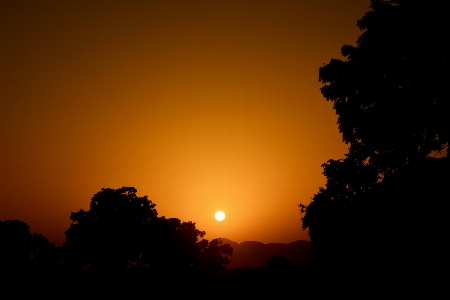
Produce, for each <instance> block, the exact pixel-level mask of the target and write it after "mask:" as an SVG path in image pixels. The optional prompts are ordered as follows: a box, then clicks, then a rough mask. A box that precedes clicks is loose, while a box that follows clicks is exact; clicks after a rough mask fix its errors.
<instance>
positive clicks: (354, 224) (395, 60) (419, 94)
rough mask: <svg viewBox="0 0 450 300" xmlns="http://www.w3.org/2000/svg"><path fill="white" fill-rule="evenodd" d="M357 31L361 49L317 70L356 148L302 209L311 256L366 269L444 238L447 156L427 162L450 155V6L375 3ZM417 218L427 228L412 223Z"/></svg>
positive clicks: (347, 49) (327, 168)
mask: <svg viewBox="0 0 450 300" xmlns="http://www.w3.org/2000/svg"><path fill="white" fill-rule="evenodd" d="M357 26H358V27H359V28H360V29H361V30H362V31H363V33H362V34H361V36H360V37H359V38H358V40H357V44H356V46H350V45H344V46H343V47H342V49H341V52H342V55H343V56H344V60H341V59H331V61H330V62H329V63H328V64H326V65H325V66H323V67H321V68H320V69H319V81H320V82H322V83H323V87H322V88H321V92H322V94H323V96H324V97H325V98H326V99H327V100H328V101H331V102H333V104H334V109H335V111H336V113H337V115H338V125H339V131H340V132H341V133H342V137H343V141H344V142H345V143H347V144H349V151H348V153H347V154H346V155H345V157H344V158H343V159H339V160H329V161H328V162H327V163H325V164H323V165H322V167H323V168H324V172H323V174H324V175H325V176H326V178H327V183H326V186H325V187H321V188H320V189H319V192H318V193H317V194H316V195H314V197H313V199H312V202H311V203H310V204H309V205H303V204H300V205H299V206H300V208H301V212H302V213H303V217H302V221H303V228H304V229H306V228H309V233H310V237H311V242H312V244H311V246H312V258H313V260H315V261H316V262H317V261H318V260H321V261H322V262H324V263H325V264H327V263H332V262H336V261H338V260H340V261H347V262H350V261H352V262H354V264H355V265H357V264H359V265H364V264H365V263H368V262H369V259H368V257H380V256H381V257H382V258H384V259H386V260H385V262H384V263H386V261H388V262H390V263H392V264H394V260H392V259H391V258H392V257H397V258H399V257H400V255H397V256H395V255H390V254H392V253H394V252H396V253H414V255H415V256H416V257H418V256H420V255H425V256H431V255H432V254H431V253H432V252H433V251H435V250H436V249H437V248H438V246H434V247H432V250H429V249H427V250H426V248H422V247H417V245H415V244H414V243H413V236H414V234H417V233H418V232H428V233H427V234H431V235H432V236H433V237H434V238H435V239H439V238H442V237H443V234H444V233H443V231H442V230H443V229H442V228H443V227H442V226H441V225H443V222H442V220H443V216H442V212H441V211H442V210H440V209H436V207H437V206H438V205H439V202H436V200H437V199H443V198H445V195H446V191H444V189H443V185H442V180H441V178H448V174H449V172H448V158H445V159H441V160H439V159H434V161H431V160H432V159H431V158H430V157H431V156H433V155H434V153H436V152H442V151H444V150H445V149H446V148H447V149H446V155H447V157H448V151H449V150H448V144H449V139H450V126H449V124H448V116H449V113H450V101H449V99H450V98H449V97H450V90H449V81H450V74H449V73H448V72H447V70H448V68H449V64H450V44H449V43H447V41H446V39H445V36H447V35H448V31H449V29H450V23H449V22H448V20H447V15H446V10H445V9H444V8H443V6H442V3H441V2H439V1H419V0H371V10H370V11H369V12H367V13H366V14H365V15H364V16H363V18H362V19H360V20H359V21H358V22H357ZM424 174H427V175H426V176H428V177H431V178H434V179H435V180H426V178H424ZM436 176H437V177H436ZM418 178H420V180H417V179H418ZM408 180H409V182H410V183H411V184H412V183H413V182H415V186H408V184H405V183H406V182H408ZM420 182H422V184H420ZM402 189H403V190H402ZM405 189H409V190H405ZM411 191H414V193H412V192H411ZM419 195H420V198H417V197H419ZM415 196H416V197H415ZM405 199H407V200H408V201H405ZM431 207H433V208H431ZM410 215H415V216H417V219H415V220H414V219H412V218H410ZM418 216H420V224H421V226H422V227H418V226H415V225H416V224H418V222H419V220H418V218H419V217H418ZM380 220H382V221H380ZM437 220H439V221H437ZM432 224H433V225H432ZM424 228H425V229H426V230H424ZM419 229H420V230H419ZM380 230H381V231H382V232H383V235H380V234H379V231H380ZM405 236H407V237H408V239H405V238H404V237H405ZM374 237H380V238H383V239H386V240H388V241H389V245H390V246H389V251H387V250H386V249H381V248H379V247H378V246H374V244H373V241H371V240H372V239H373V238H374ZM433 243H434V244H433V245H441V244H440V243H436V242H433ZM429 245H431V244H429ZM412 249H414V250H412ZM418 249H420V251H422V250H423V251H422V254H421V252H420V251H419V250H418ZM377 251H378V252H377ZM388 252H389V253H388ZM435 252H436V253H442V252H441V251H440V250H439V251H435ZM403 256H404V257H406V255H403ZM412 256H413V255H407V257H412ZM439 257H442V256H439ZM358 259H359V260H358ZM371 261H372V262H381V261H383V259H378V258H377V259H372V260H371ZM398 261H399V260H398V259H397V260H396V261H395V263H397V262H398ZM403 261H404V262H405V264H404V265H403V266H405V265H406V264H407V263H406V260H403ZM435 261H436V260H435ZM408 263H409V264H410V262H408ZM384 265H386V264H384Z"/></svg>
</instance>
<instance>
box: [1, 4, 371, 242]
mask: <svg viewBox="0 0 450 300" xmlns="http://www.w3.org/2000/svg"><path fill="white" fill-rule="evenodd" d="M369 4H370V3H369V1H368V0H367V1H361V0H347V1H338V0H333V1H332V0H329V1H326V0H319V1H318V0H314V1H313V0H310V1H309V0H308V1H306V0H303V1H302V0H299V1H283V0H277V1H262V0H259V1H225V0H223V1H12V0H11V1H1V2H0V41H1V43H0V101H1V102H0V139H1V140H0V188H1V191H2V196H1V197H0V220H6V219H19V220H22V221H24V222H26V223H27V224H29V225H30V227H31V231H33V232H39V233H42V234H44V235H45V236H47V237H48V238H49V239H50V241H51V242H53V243H56V244H62V243H63V242H64V240H65V237H64V231H65V230H66V229H67V228H68V227H69V225H70V219H69V216H70V213H71V212H73V211H78V210H79V209H81V208H83V209H88V208H89V203H90V199H91V198H92V196H93V195H94V194H95V193H96V192H98V191H100V189H101V188H119V187H122V186H134V187H135V188H136V189H137V190H138V195H139V196H143V195H147V196H148V197H149V199H151V200H152V201H153V202H154V203H156V204H157V206H156V208H157V210H158V212H159V214H160V215H164V216H166V217H169V218H170V217H176V218H179V219H181V220H182V221H194V222H196V223H197V227H198V228H199V229H201V230H204V231H206V233H207V234H206V238H208V239H212V238H215V237H226V238H229V239H231V240H234V241H237V242H241V241H244V240H258V241H262V242H292V241H295V240H298V239H308V236H307V232H306V231H302V230H301V221H300V218H301V215H300V213H299V209H298V207H297V206H298V204H299V203H309V201H310V199H311V197H312V196H313V195H314V193H316V192H317V191H318V188H319V186H321V185H324V184H325V178H324V176H323V175H322V173H321V172H322V168H321V167H320V165H321V164H322V163H324V162H326V161H327V160H328V159H330V158H335V159H337V158H341V157H343V155H344V153H345V152H346V151H347V147H346V145H345V144H343V143H342V138H341V136H340V134H339V131H338V128H337V125H336V120H337V117H336V115H335V113H334V110H333V109H332V104H331V103H328V102H327V101H326V100H325V99H324V98H323V97H322V95H321V94H320V91H319V88H320V86H321V85H320V83H319V82H318V68H319V67H320V66H322V65H323V64H326V63H328V62H329V60H330V59H331V58H333V57H334V58H341V55H340V48H341V46H342V45H344V44H355V42H356V39H357V37H358V36H359V35H360V34H361V32H360V31H359V29H358V28H357V27H356V21H357V20H358V19H359V18H361V17H362V16H363V15H364V13H365V12H366V11H368V9H369ZM217 210H222V211H224V212H225V214H226V219H225V220H224V221H222V222H217V221H215V219H214V213H215V212H216V211H217Z"/></svg>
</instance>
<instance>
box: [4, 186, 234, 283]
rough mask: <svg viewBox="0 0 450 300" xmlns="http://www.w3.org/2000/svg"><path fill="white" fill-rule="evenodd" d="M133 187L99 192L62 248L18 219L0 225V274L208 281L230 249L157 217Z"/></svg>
mask: <svg viewBox="0 0 450 300" xmlns="http://www.w3.org/2000/svg"><path fill="white" fill-rule="evenodd" d="M136 192H137V191H136V189H135V188H133V187H122V188H120V189H109V188H108V189H102V190H101V191H100V192H98V193H96V194H95V195H94V196H93V198H92V200H91V203H90V209H89V210H87V211H84V210H79V211H78V212H73V213H72V214H71V216H70V219H71V220H72V224H71V225H70V227H69V229H68V230H67V231H66V232H65V234H66V242H65V243H64V245H63V246H62V247H56V246H54V245H53V244H51V243H50V242H49V241H48V240H47V239H46V238H45V237H44V236H42V235H41V234H36V233H31V232H30V228H29V226H28V225H27V224H26V223H24V222H22V221H19V220H6V221H0V272H1V274H7V275H8V274H22V275H23V274H27V273H28V274H32V273H46V274H51V273H65V274H83V273H84V274H88V273H95V274H98V273H101V274H108V275H111V274H126V273H127V274H131V273H139V274H144V273H145V274H154V275H157V276H158V277H160V278H161V277H164V276H176V275H183V276H204V277H208V276H209V277H212V276H214V274H215V273H216V272H217V271H219V270H223V269H225V267H226V265H227V264H228V263H229V262H230V260H229V256H230V255H232V253H233V249H232V248H231V246H230V245H229V244H223V243H222V241H221V240H220V239H213V240H211V241H208V240H206V239H204V238H203V236H204V235H205V232H204V231H200V230H199V229H197V228H196V226H195V223H193V222H182V221H180V220H179V219H176V218H171V219H166V218H165V217H158V213H157V211H156V209H155V204H154V203H153V202H152V201H151V200H148V199H147V196H143V197H138V196H137V195H136Z"/></svg>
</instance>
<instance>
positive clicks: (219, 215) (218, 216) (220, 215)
mask: <svg viewBox="0 0 450 300" xmlns="http://www.w3.org/2000/svg"><path fill="white" fill-rule="evenodd" d="M215 217H216V220H217V221H223V219H225V214H224V212H223V211H218V212H216V215H215Z"/></svg>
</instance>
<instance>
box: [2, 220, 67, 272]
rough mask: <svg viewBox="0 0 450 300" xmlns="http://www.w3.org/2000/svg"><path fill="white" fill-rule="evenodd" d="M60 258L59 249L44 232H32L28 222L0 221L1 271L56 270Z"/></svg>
mask: <svg viewBox="0 0 450 300" xmlns="http://www.w3.org/2000/svg"><path fill="white" fill-rule="evenodd" d="M59 260H60V253H59V251H58V249H57V248H56V247H55V246H54V245H53V244H51V243H50V242H49V241H48V240H47V239H46V238H45V237H44V236H43V235H42V234H37V233H33V234H31V233H30V227H29V226H28V225H27V224H26V223H24V222H22V221H19V220H6V221H4V222H3V221H0V271H3V272H8V273H11V272H13V273H27V272H31V271H55V270H56V269H57V267H58V262H59Z"/></svg>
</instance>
